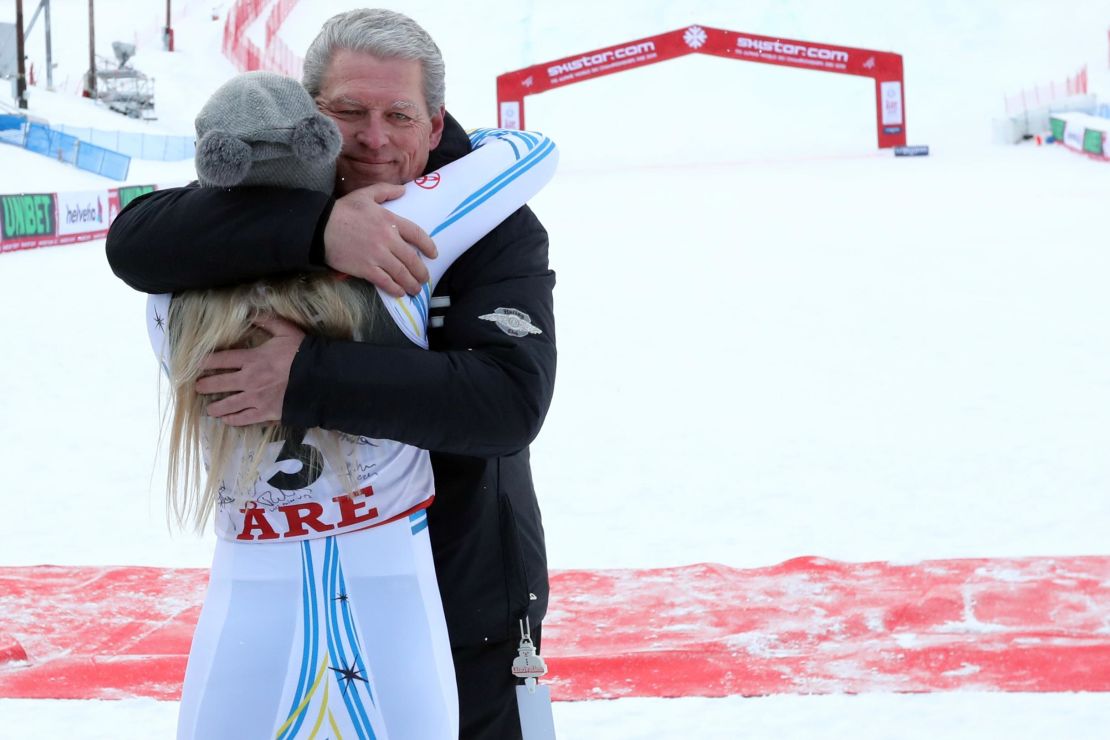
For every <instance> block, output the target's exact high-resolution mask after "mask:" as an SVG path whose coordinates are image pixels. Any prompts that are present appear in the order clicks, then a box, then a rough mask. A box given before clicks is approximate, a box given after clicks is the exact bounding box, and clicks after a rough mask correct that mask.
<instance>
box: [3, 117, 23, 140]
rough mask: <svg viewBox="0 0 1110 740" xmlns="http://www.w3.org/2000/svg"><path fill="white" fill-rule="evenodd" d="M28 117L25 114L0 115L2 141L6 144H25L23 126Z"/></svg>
mask: <svg viewBox="0 0 1110 740" xmlns="http://www.w3.org/2000/svg"><path fill="white" fill-rule="evenodd" d="M25 123H27V119H26V118H25V117H23V116H13V115H0V141H2V142H4V143H5V144H15V145H16V146H23V135H24V132H23V126H24V124H25Z"/></svg>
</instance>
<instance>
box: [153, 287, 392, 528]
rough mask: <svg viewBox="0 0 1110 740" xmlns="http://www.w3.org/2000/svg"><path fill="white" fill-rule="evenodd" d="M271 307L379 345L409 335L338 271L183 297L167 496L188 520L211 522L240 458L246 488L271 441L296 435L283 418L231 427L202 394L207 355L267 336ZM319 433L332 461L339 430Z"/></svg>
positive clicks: (173, 313) (172, 335)
mask: <svg viewBox="0 0 1110 740" xmlns="http://www.w3.org/2000/svg"><path fill="white" fill-rule="evenodd" d="M266 314H270V315H275V316H279V317H281V318H283V319H286V320H288V321H291V322H293V323H294V324H296V325H298V326H299V327H300V328H301V329H302V330H303V331H305V332H306V333H309V334H317V335H320V336H324V337H327V338H330V339H340V340H356V341H374V342H375V343H378V344H381V343H389V344H394V343H396V344H401V343H402V341H403V336H402V335H400V332H399V331H398V330H397V329H396V326H395V325H394V323H393V321H392V320H391V319H390V318H389V317H388V314H387V313H386V311H385V309H384V306H382V304H381V300H380V299H379V298H378V296H377V293H376V292H375V290H374V289H373V287H372V286H370V285H369V284H367V283H365V282H363V281H362V280H356V279H342V276H338V275H336V274H334V273H312V274H306V275H300V276H296V277H291V278H285V279H280V280H265V281H259V282H255V283H250V284H246V285H237V286H232V287H226V288H213V289H210V290H190V291H184V292H182V293H178V294H176V295H175V296H174V298H173V301H172V302H171V303H170V310H169V316H168V324H169V330H170V331H169V371H170V396H171V404H172V408H171V411H170V423H169V447H170V449H169V459H168V462H169V475H168V478H167V484H166V499H167V516H168V517H169V518H170V519H171V521H174V522H176V524H177V525H178V526H180V527H183V528H185V527H191V528H193V529H194V530H196V531H198V532H199V531H202V530H203V529H204V527H205V524H206V522H207V521H208V519H209V517H210V516H211V515H212V512H213V510H214V508H215V506H216V502H217V500H218V496H219V491H220V484H221V481H222V480H223V479H224V475H225V474H226V473H227V472H228V470H229V466H230V465H232V463H234V462H235V461H236V456H237V455H238V456H241V458H240V459H241V460H242V461H245V462H246V464H243V465H240V466H239V476H238V479H237V481H236V483H237V485H236V489H237V490H243V489H245V488H247V487H249V485H250V484H251V482H253V480H254V479H255V477H256V476H257V475H258V470H259V467H260V465H261V462H262V460H263V457H264V454H263V453H264V451H265V449H266V447H267V446H268V445H271V444H273V443H274V442H278V441H280V440H282V439H284V438H286V437H288V436H289V434H290V433H291V430H289V429H286V428H284V427H282V426H281V425H280V424H277V423H264V424H252V425H249V426H245V427H233V426H229V425H227V424H225V423H223V422H221V421H219V420H216V419H212V418H210V417H208V416H207V415H206V414H205V407H206V406H207V405H208V404H209V403H211V402H212V401H214V400H216V399H217V398H218V396H203V395H201V394H198V393H197V392H196V381H197V380H198V379H199V378H200V377H202V375H204V374H205V373H203V372H202V370H201V365H202V363H203V361H204V359H205V358H206V357H207V356H208V355H209V354H211V353H212V352H215V351H218V350H224V349H242V348H249V347H255V346H257V345H259V344H261V343H263V342H264V341H266V339H268V338H269V335H268V334H267V333H266V332H265V331H263V330H262V329H260V328H258V327H257V326H256V325H255V324H254V323H253V322H254V321H255V319H257V318H258V317H259V316H262V315H266ZM399 340H400V341H399ZM321 438H322V440H323V442H322V444H321V449H322V450H323V454H324V457H325V458H327V459H329V460H332V459H333V457H335V456H337V455H338V450H339V446H338V441H339V435H338V434H337V433H335V432H325V433H323V434H322V435H321ZM206 451H207V461H206V460H205V452H206ZM206 462H207V472H208V474H207V477H206V478H204V476H203V475H202V471H203V469H204V468H205V467H206V466H205V463H206ZM322 462H323V461H322V460H319V459H315V460H310V461H309V462H308V463H307V464H309V465H310V466H313V465H315V466H319V465H320V464H321V463H322ZM335 467H337V466H335ZM202 479H204V483H203V485H202V484H201V481H202Z"/></svg>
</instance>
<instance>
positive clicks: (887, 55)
mask: <svg viewBox="0 0 1110 740" xmlns="http://www.w3.org/2000/svg"><path fill="white" fill-rule="evenodd" d="M686 54H710V55H713V56H719V57H726V58H728V59H736V60H738V61H745V62H759V63H761V64H774V65H779V66H783V67H795V68H799V69H812V70H815V71H819V72H833V73H836V74H847V75H856V76H861V77H870V78H872V79H874V80H875V110H876V131H877V136H878V143H879V147H880V148H889V147H895V146H905V144H906V105H905V97H904V86H903V74H902V57H901V55H899V54H894V53H891V52H884V51H872V50H870V49H856V48H852V47H848V46H833V45H830V44H822V43H813V42H809V41H792V40H789V39H781V38H775V37H770V36H758V35H755V34H750V33H739V32H737V31H725V30H721V29H718V28H709V27H708V26H689V27H688V28H680V29H678V30H676V31H669V32H667V33H662V34H659V35H658V36H651V37H648V38H643V39H636V40H635V41H628V42H625V43H623V44H617V45H615V46H608V47H605V48H602V49H595V50H593V51H588V52H585V53H582V54H575V55H573V56H569V57H564V58H562V59H555V60H553V61H550V62H543V63H542V64H534V65H532V66H531V67H525V68H524V69H518V70H516V71H514V72H506V73H505V74H503V75H501V76H499V77H498V78H497V104H498V121H499V125H500V126H501V127H502V128H513V129H518V128H524V125H525V124H524V98H525V97H526V96H528V95H536V94H538V93H542V92H544V91H546V90H551V89H554V88H556V87H563V86H566V85H570V84H574V83H576V82H583V81H585V80H590V79H593V78H595V77H600V76H602V75H608V74H614V73H616V72H624V71H626V70H629V69H635V68H637V67H643V66H646V65H648V64H655V63H657V62H663V61H667V60H668V59H675V58H677V57H680V56H685V55H686Z"/></svg>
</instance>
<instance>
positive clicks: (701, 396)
mask: <svg viewBox="0 0 1110 740" xmlns="http://www.w3.org/2000/svg"><path fill="white" fill-rule="evenodd" d="M96 5H97V9H98V10H97V19H98V35H97V38H98V44H99V45H102V46H103V47H104V49H105V50H107V48H108V47H109V45H110V42H111V40H113V39H116V38H121V39H124V40H134V39H138V40H139V42H140V51H139V54H138V56H137V57H136V59H135V63H136V65H137V66H138V67H139V68H140V69H144V70H146V71H148V72H150V73H152V74H155V76H156V77H157V79H158V100H159V109H158V115H159V120H158V121H157V122H154V123H151V124H135V123H134V122H130V121H127V120H126V119H124V118H122V117H119V116H115V115H113V114H110V113H108V112H106V111H103V110H100V109H97V108H95V106H93V105H92V104H90V103H89V102H88V101H84V100H80V99H78V98H76V97H75V96H73V95H72V94H68V93H64V92H62V91H60V92H58V93H56V94H53V95H51V94H48V93H45V92H43V91H39V90H34V91H33V92H32V96H31V106H32V110H31V112H32V113H33V114H35V115H39V116H42V117H45V118H49V119H50V120H52V121H55V122H59V123H69V124H72V125H85V126H90V125H91V126H97V127H107V126H111V125H112V124H113V123H115V126H116V127H117V128H123V127H125V126H132V127H133V126H135V125H139V126H143V127H146V128H147V129H149V130H151V131H154V132H158V133H172V134H188V133H190V131H191V120H192V116H193V115H194V114H195V111H196V109H197V108H198V107H199V105H200V103H201V102H203V100H204V99H205V98H206V96H207V95H208V94H209V92H210V91H211V90H212V89H214V88H215V87H216V86H217V85H218V84H219V83H220V82H222V81H223V80H224V79H226V77H227V76H229V75H230V74H232V73H233V70H232V68H231V66H230V65H229V63H228V62H227V61H226V59H224V58H223V57H222V56H221V55H220V54H219V51H218V49H219V33H220V29H221V28H222V21H221V22H213V21H212V20H211V11H212V9H213V7H215V8H216V10H217V11H218V12H222V10H223V9H225V8H226V7H227V6H228V5H229V3H228V2H227V1H226V0H224V1H223V2H211V1H209V2H188V1H186V0H181V1H180V2H177V3H174V9H175V13H176V14H177V16H178V17H176V18H175V26H176V30H177V46H178V49H179V50H180V51H178V52H175V53H174V54H172V55H171V54H166V53H164V52H160V51H157V47H156V45H154V44H153V40H154V39H156V38H157V27H158V25H159V23H160V21H159V15H158V13H157V12H154V13H149V12H147V10H149V9H144V10H141V11H136V10H135V9H134V8H135V5H134V4H133V3H130V2H125V1H124V0H98V2H97V4H96ZM151 5H152V6H153V5H159V4H156V3H155V4H151ZM479 5H481V4H479ZM903 6H904V7H903ZM53 7H54V48H55V53H56V55H58V61H59V69H58V74H57V75H56V81H57V80H63V79H73V78H75V77H77V76H79V74H80V69H81V67H82V65H83V63H84V59H86V58H87V52H83V51H82V49H84V46H83V44H84V38H85V34H86V26H85V17H86V16H85V13H86V12H87V5H86V4H85V3H83V2H80V1H79V0H54V2H53ZM347 7H352V4H351V3H349V2H338V1H337V0H311V2H310V1H308V0H306V1H305V2H302V3H301V4H300V6H298V8H297V9H296V10H295V11H294V13H293V14H292V15H291V16H290V18H289V20H288V21H287V23H286V25H285V27H283V29H282V35H283V37H284V39H285V40H286V42H287V43H288V44H289V45H290V46H291V47H292V48H294V49H296V50H298V51H303V49H304V47H305V45H307V42H308V40H309V39H310V38H311V36H312V35H313V34H314V33H315V30H316V29H317V28H318V27H319V25H320V23H321V22H322V21H323V20H324V18H326V17H327V16H329V15H330V14H332V13H333V12H337V11H338V10H342V9H345V8H347ZM1070 7H1071V10H1069V11H1067V12H1062V11H1061V9H1060V8H1059V7H1058V6H1056V5H1055V4H1052V3H1047V2H1043V1H1039V0H1021V1H1016V0H1010V2H1003V0H976V1H973V2H956V1H955V0H945V1H939V0H933V1H932V2H927V1H926V0H912V1H908V2H906V3H903V4H900V5H899V6H898V12H897V13H895V12H893V10H894V9H893V8H891V7H890V5H889V4H886V3H879V2H866V1H864V0H853V1H851V2H849V1H847V0H845V2H842V3H838V4H836V6H835V9H834V7H833V6H831V5H828V4H827V3H820V2H817V1H816V0H794V1H790V0H778V1H772V0H763V1H762V2H759V1H757V2H746V3H743V4H738V3H725V2H720V1H718V2H711V1H710V0H700V1H699V2H689V3H682V4H681V6H679V4H675V3H667V2H664V1H663V0H652V1H649V2H638V3H634V2H632V0H622V2H614V3H607V4H599V3H596V2H595V3H589V4H587V3H585V2H580V1H579V0H567V1H566V2H561V3H558V4H555V3H545V2H537V1H536V0H524V1H522V2H519V3H512V4H504V3H498V4H497V5H496V6H495V5H494V4H492V3H488V4H486V6H485V7H482V8H479V7H476V6H475V4H473V3H471V4H467V5H465V6H458V7H456V8H451V9H443V8H438V7H437V6H436V4H435V3H432V2H410V3H407V4H405V5H404V6H398V9H400V10H403V11H405V12H408V13H410V14H411V15H413V16H414V17H415V18H417V19H418V20H420V21H421V22H423V23H425V24H426V25H427V27H428V28H429V30H430V31H431V32H432V33H433V35H435V36H436V38H437V39H438V40H439V41H440V43H441V45H442V47H443V49H444V53H445V55H446V57H447V60H448V65H449V67H448V68H449V76H448V89H449V95H448V106H449V108H451V109H452V110H453V111H454V112H455V114H456V115H457V116H458V117H459V118H460V120H462V121H463V122H464V123H465V124H466V125H489V124H491V123H492V122H493V114H494V110H495V105H494V96H493V77H494V76H495V75H496V74H497V73H499V72H502V71H505V70H508V69H513V68H516V67H520V66H524V65H526V64H530V63H535V62H539V61H544V60H546V59H552V58H557V57H560V56H565V55H568V54H573V53H575V52H578V51H585V50H588V49H592V48H596V47H600V46H604V45H607V44H610V43H617V42H620V41H624V40H630V39H635V38H639V37H642V36H647V35H651V34H654V33H658V32H661V31H666V30H671V29H674V28H680V27H682V26H684V25H687V24H689V23H700V24H703V25H709V26H715V27H720V28H728V29H734V30H745V31H751V32H753V33H759V34H764V35H782V36H785V37H788V38H797V39H812V40H816V41H827V42H830V43H836V44H841V45H854V46H863V47H869V48H876V49H889V50H892V51H896V52H899V53H902V54H904V55H905V59H906V70H907V79H906V85H907V114H908V130H909V133H910V140H911V143H924V144H930V145H931V146H932V147H933V155H932V156H931V157H929V158H928V159H921V160H896V159H893V158H890V157H889V156H886V155H881V154H876V153H875V152H874V120H873V119H874V101H873V98H872V94H873V93H872V89H871V83H870V82H866V81H861V80H856V79H852V78H840V77H837V76H833V75H820V74H816V73H809V72H799V71H796V70H783V69H777V68H765V67H761V66H759V65H745V64H733V63H732V62H729V61H726V60H720V59H710V58H685V59H680V60H676V61H674V62H670V63H667V64H662V65H658V66H655V67H649V68H646V69H642V70H636V71H634V72H630V73H627V74H622V75H613V76H610V77H607V78H603V79H599V80H595V81H593V82H591V83H588V84H585V85H577V86H572V87H571V88H567V89H564V90H560V91H555V92H553V93H549V94H548V95H544V96H539V97H538V98H536V99H534V100H533V99H530V100H529V101H528V103H527V106H528V122H529V124H530V125H531V126H534V127H536V128H539V129H542V130H544V131H545V132H548V133H550V134H551V135H553V136H554V137H555V138H556V140H557V141H558V142H559V143H560V146H561V149H562V161H563V166H562V170H561V172H560V174H559V175H558V176H557V178H556V180H555V182H554V183H553V184H552V185H551V186H550V187H549V188H548V189H547V190H546V191H545V192H544V193H542V194H541V195H540V197H539V198H537V199H536V201H535V202H534V206H535V208H536V210H537V212H538V213H539V214H540V216H541V218H542V219H543V220H544V222H545V224H546V225H547V227H548V229H549V231H550V232H551V237H552V261H553V266H554V268H555V269H556V271H557V272H558V275H559V286H558V289H557V294H556V300H557V304H558V317H559V345H560V367H559V381H558V389H557V394H556V399H555V404H554V406H553V408H552V410H551V413H550V416H549V418H548V421H547V424H546V425H545V428H544V431H543V433H542V435H541V437H540V439H539V440H538V441H537V443H536V445H535V446H534V449H533V459H534V466H535V475H536V483H537V488H538V490H539V492H540V496H541V501H542V504H543V507H544V514H545V526H546V529H547V535H548V545H549V550H550V560H551V565H552V567H554V568H610V567H654V566H668V565H680V564H684V563H692V562H704V561H715V562H722V563H725V564H728V565H732V566H738V567H749V566H762V565H769V564H773V563H776V562H779V561H782V560H785V559H788V558H792V557H796V556H800V555H810V554H811V555H820V556H823V557H829V558H835V559H842V560H897V561H913V560H920V559H932V558H948V557H964V556H985V557H1001V556H1029V555H1070V554H1075V555H1096V554H1107V553H1108V552H1110V546H1108V545H1107V537H1106V532H1107V527H1108V525H1110V495H1107V491H1108V488H1110V457H1108V456H1107V455H1106V453H1105V449H1106V442H1107V440H1110V350H1108V349H1107V348H1108V347H1110V324H1108V322H1107V321H1106V317H1107V316H1110V291H1107V290H1106V276H1107V275H1108V274H1110V252H1108V251H1107V250H1106V248H1105V245H1106V235H1107V230H1108V227H1107V222H1106V218H1105V205H1104V204H1105V203H1106V202H1107V196H1108V195H1110V166H1108V165H1106V164H1104V163H1097V162H1093V161H1090V160H1088V159H1085V158H1083V157H1079V156H1075V155H1073V154H1070V153H1068V152H1065V151H1063V150H1061V149H1059V148H1055V149H1039V148H1035V147H1017V148H996V147H993V146H991V145H990V144H989V132H990V117H991V116H994V115H999V114H1000V113H1001V105H1002V95H1003V93H1005V92H1012V91H1014V90H1016V89H1018V88H1020V87H1022V86H1023V85H1024V86H1028V85H1031V84H1033V83H1036V82H1046V81H1047V80H1048V79H1051V78H1062V77H1064V76H1066V75H1068V74H1072V73H1073V72H1074V71H1075V69H1077V68H1078V67H1079V66H1080V65H1082V64H1083V63H1085V62H1086V63H1090V64H1091V65H1092V69H1091V77H1092V83H1093V84H1094V85H1095V87H1096V91H1097V92H1103V93H1107V94H1110V85H1106V84H1105V81H1106V75H1105V70H1104V69H1103V67H1104V66H1105V58H1106V36H1105V28H1106V25H1107V23H1108V22H1110V9H1107V7H1106V5H1105V3H1104V2H1101V1H1100V2H1095V1H1093V0H1084V1H1083V2H1078V3H1072V4H1071V6H1070ZM9 15H10V16H14V13H13V12H12V11H11V9H10V6H9V5H5V6H4V7H3V8H2V9H0V21H10V20H12V18H11V17H8V16H9ZM584 19H588V20H589V22H585V21H584ZM40 23H41V21H40ZM38 33H39V34H41V30H39V31H38ZM36 44H40V42H38V41H36V40H35V39H32V42H31V44H30V45H29V50H30V51H29V53H31V54H32V56H34V55H35V54H37V53H39V52H38V51H37V48H38V47H37V46H36ZM144 44H145V45H144ZM40 45H41V44H40ZM59 50H61V51H59ZM102 53H104V52H102ZM42 76H43V75H42V74H41V72H40V73H39V77H40V79H41V78H42ZM1100 84H1102V85H1103V87H1101V88H1098V85H1100ZM59 87H62V88H65V86H64V85H59ZM128 130H131V129H128ZM188 177H189V164H188V163H154V162H139V161H135V162H134V163H133V166H132V175H131V180H132V181H133V182H179V181H182V180H185V179H188ZM107 184H108V181H105V180H103V179H101V178H99V177H97V176H95V175H91V174H89V173H84V172H80V171H77V170H75V169H73V168H70V167H67V166H65V165H61V164H59V163H57V162H52V161H50V160H49V159H46V158H43V157H38V156H36V155H32V154H29V153H26V152H22V151H19V150H17V149H14V148H12V147H7V146H0V193H12V192H21V191H40V192H41V191H43V190H48V191H67V190H83V189H88V188H90V187H104V186H105V185H107ZM142 304H143V299H142V296H139V295H138V294H135V293H132V292H131V291H129V290H128V289H127V288H126V287H124V286H123V285H122V284H121V283H119V282H118V281H116V280H115V278H114V277H113V276H112V275H111V273H110V271H109V270H108V268H107V265H106V264H105V262H104V259H103V243H102V242H95V243H89V244H84V245H77V246H69V247H59V248H50V249H43V250H32V251H28V252H21V253H11V254H4V255H0V315H2V316H3V317H4V318H3V324H2V326H3V336H4V338H5V346H6V348H7V349H6V350H5V352H4V358H5V362H4V363H2V364H0V432H2V439H3V446H2V448H0V449H2V450H3V451H2V452H0V464H2V465H3V468H4V470H5V471H6V472H7V476H6V480H7V483H8V485H7V486H6V490H5V492H3V493H0V502H2V503H3V504H4V506H5V508H6V509H7V510H8V511H10V512H12V513H11V514H10V516H11V517H13V518H15V517H17V518H18V520H17V522H16V523H14V524H11V525H9V526H8V527H7V528H6V533H5V536H4V537H3V538H2V540H0V542H2V544H0V564H3V565H32V564H38V563H57V564H125V563H126V564H139V565H161V566H204V565H206V564H207V562H208V559H209V556H210V552H211V546H212V541H211V538H210V537H206V538H202V539H194V538H192V537H189V536H185V535H180V534H177V535H171V534H169V533H167V531H166V529H165V527H164V525H163V524H162V522H163V511H162V507H161V500H160V492H161V481H162V475H163V473H162V470H161V467H160V466H159V465H158V464H156V463H155V461H154V458H155V448H156V445H155V439H156V436H157V427H158V396H157V380H156V373H155V368H154V363H153V362H152V360H151V357H150V356H149V349H148V348H147V345H146V340H145V333H144V329H143V322H142V316H143V314H142ZM110 523H111V525H110V526H111V529H109V524H110ZM120 533H125V535H124V536H120ZM0 620H2V618H0ZM175 711H176V708H175V706H174V705H173V704H166V703H157V702H150V701H124V702H46V701H23V700H10V699H8V700H0V717H3V718H4V722H3V729H0V736H2V737H8V736H10V737H35V736H45V737H80V738H113V739H120V740H129V739H131V738H134V739H135V740H139V738H152V737H169V736H171V735H172V727H173V722H174V714H175ZM556 719H557V722H558V725H559V728H560V732H561V737H564V738H606V739H609V738H613V739H615V740H617V739H619V740H623V739H625V738H628V739H631V738H652V739H655V738H682V737H689V736H691V735H692V730H691V729H690V728H691V727H697V728H698V730H697V732H696V734H697V736H699V737H705V738H737V737H744V738H813V737H822V738H853V739H859V740H877V739H878V738H927V737H928V738H933V737H938V736H941V737H946V738H967V739H968V740H972V739H973V738H974V739H975V740H981V739H983V738H1007V739H1010V738H1014V739H1018V740H1025V739H1029V740H1032V739H1033V738H1038V739H1040V738H1045V739H1047V738H1061V737H1066V738H1076V739H1079V740H1088V739H1089V740H1096V738H1103V737H1106V734H1107V730H1106V728H1107V727H1110V696H1107V695H1064V694H1054V695H1018V694H1009V695H1004V694H981V693H976V694H971V693H967V694H931V695H880V694H872V695H861V696H823V697H796V696H774V697H766V698H760V699H742V698H738V697H732V698H728V699H717V700H710V699H699V698H689V699H678V700H662V699H650V700H649V699H622V700H619V701H611V702H585V703H575V704H569V703H558V704H557V705H556ZM75 728H80V729H75ZM9 733H10V734H9Z"/></svg>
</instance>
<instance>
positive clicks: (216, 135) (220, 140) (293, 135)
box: [196, 72, 343, 193]
mask: <svg viewBox="0 0 1110 740" xmlns="http://www.w3.org/2000/svg"><path fill="white" fill-rule="evenodd" d="M196 127H197V151H196V168H197V176H198V178H199V180H200V184H201V185H205V186H208V187H221V188H225V187H231V186H233V185H266V186H270V187H281V188H307V189H310V190H317V191H319V192H322V193H331V191H332V189H333V188H334V187H335V158H336V157H337V156H338V155H339V150H340V149H341V148H342V145H343V137H342V136H341V135H340V133H339V127H337V126H336V125H335V121H333V120H331V119H330V118H328V117H327V116H325V115H324V114H322V113H320V112H319V111H318V110H317V109H316V103H315V102H313V100H312V96H310V95H309V94H308V92H306V91H305V89H304V87H302V86H301V83H300V82H298V81H296V80H294V79H292V78H289V77H283V76H281V75H278V74H274V73H272V72H247V73H246V74H243V75H239V76H238V77H235V78H232V79H231V80H229V81H227V82H225V83H224V84H223V85H221V86H220V88H219V89H218V90H216V92H215V93H213V94H212V97H211V98H209V100H208V102H207V103H205V104H204V107H203V108H202V109H201V111H200V115H198V116H197V120H196Z"/></svg>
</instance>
